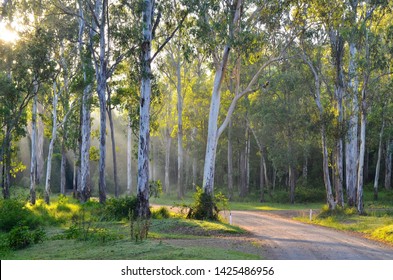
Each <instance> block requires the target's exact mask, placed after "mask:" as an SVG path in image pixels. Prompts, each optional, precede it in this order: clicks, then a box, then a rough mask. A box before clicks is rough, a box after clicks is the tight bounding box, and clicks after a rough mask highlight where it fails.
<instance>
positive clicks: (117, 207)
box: [104, 196, 137, 220]
mask: <svg viewBox="0 0 393 280" xmlns="http://www.w3.org/2000/svg"><path fill="white" fill-rule="evenodd" d="M136 202H137V201H136V197H134V196H126V197H122V198H111V199H108V200H107V202H106V205H105V209H104V216H105V218H106V219H115V220H121V219H124V218H128V216H129V213H130V212H133V213H136V211H135V209H136Z"/></svg>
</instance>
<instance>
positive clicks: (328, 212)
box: [317, 205, 357, 219]
mask: <svg viewBox="0 0 393 280" xmlns="http://www.w3.org/2000/svg"><path fill="white" fill-rule="evenodd" d="M356 214H357V210H356V208H353V207H350V208H349V207H344V208H342V207H339V206H337V207H336V208H335V209H334V210H332V209H329V207H328V206H327V205H325V206H324V207H323V208H322V211H321V213H319V214H318V216H317V218H318V219H326V218H329V217H340V216H353V215H356Z"/></svg>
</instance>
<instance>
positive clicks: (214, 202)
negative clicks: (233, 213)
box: [187, 187, 228, 221]
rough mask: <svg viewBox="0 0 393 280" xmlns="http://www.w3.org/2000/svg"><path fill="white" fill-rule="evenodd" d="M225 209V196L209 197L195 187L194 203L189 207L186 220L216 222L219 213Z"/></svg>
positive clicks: (219, 194)
mask: <svg viewBox="0 0 393 280" xmlns="http://www.w3.org/2000/svg"><path fill="white" fill-rule="evenodd" d="M227 208H228V199H227V198H226V197H225V195H223V194H222V193H217V194H216V195H214V196H211V195H209V194H207V193H205V192H204V191H203V190H202V189H201V188H199V187H197V190H196V192H195V194H194V203H193V204H192V205H191V206H190V207H189V212H188V215H187V218H191V219H197V220H213V221H218V220H219V219H220V217H219V213H220V211H221V210H224V209H227Z"/></svg>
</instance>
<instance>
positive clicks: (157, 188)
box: [149, 180, 162, 197]
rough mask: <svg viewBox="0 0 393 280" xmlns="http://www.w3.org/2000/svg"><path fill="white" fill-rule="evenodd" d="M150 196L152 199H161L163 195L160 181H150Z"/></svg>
mask: <svg viewBox="0 0 393 280" xmlns="http://www.w3.org/2000/svg"><path fill="white" fill-rule="evenodd" d="M149 194H150V197H160V195H161V194H162V184H161V181H160V180H157V181H149Z"/></svg>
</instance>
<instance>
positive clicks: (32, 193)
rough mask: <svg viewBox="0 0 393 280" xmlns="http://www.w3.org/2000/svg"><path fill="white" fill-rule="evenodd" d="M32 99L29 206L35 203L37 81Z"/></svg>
mask: <svg viewBox="0 0 393 280" xmlns="http://www.w3.org/2000/svg"><path fill="white" fill-rule="evenodd" d="M33 86H34V98H33V110H32V122H31V161H30V204H32V205H34V204H35V202H36V191H35V188H36V164H37V155H36V152H37V147H36V143H37V102H38V100H37V99H38V81H37V80H34V84H33Z"/></svg>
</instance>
